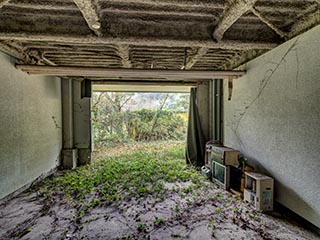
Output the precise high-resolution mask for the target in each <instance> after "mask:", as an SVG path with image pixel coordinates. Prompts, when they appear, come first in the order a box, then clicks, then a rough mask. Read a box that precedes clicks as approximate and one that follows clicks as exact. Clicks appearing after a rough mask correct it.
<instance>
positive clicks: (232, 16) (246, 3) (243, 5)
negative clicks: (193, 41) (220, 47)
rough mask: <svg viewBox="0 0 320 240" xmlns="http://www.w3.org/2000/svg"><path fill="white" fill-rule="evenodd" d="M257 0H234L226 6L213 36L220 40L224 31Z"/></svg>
mask: <svg viewBox="0 0 320 240" xmlns="http://www.w3.org/2000/svg"><path fill="white" fill-rule="evenodd" d="M256 1H257V0H234V1H231V4H230V5H228V6H227V7H226V9H225V10H224V13H223V17H222V19H221V21H220V22H219V24H218V26H217V27H216V28H215V30H214V32H213V37H214V39H216V40H217V41H221V39H222V38H223V35H224V33H225V32H226V31H227V30H228V29H229V28H230V27H231V26H232V25H233V24H234V23H235V22H236V21H237V20H238V19H239V18H240V17H241V16H242V15H243V14H244V13H246V12H247V11H249V10H250V9H251V8H252V7H253V6H254V4H255V3H256Z"/></svg>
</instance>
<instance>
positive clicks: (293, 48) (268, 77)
mask: <svg viewBox="0 0 320 240" xmlns="http://www.w3.org/2000/svg"><path fill="white" fill-rule="evenodd" d="M298 43H299V38H297V39H296V40H295V41H294V43H293V44H292V45H291V46H290V47H289V48H288V50H287V51H286V52H285V53H284V55H283V56H282V58H281V59H280V61H279V62H273V61H270V62H269V63H271V64H273V65H275V67H274V68H270V69H268V70H266V71H265V77H264V78H262V80H261V85H260V89H259V91H258V94H257V95H256V97H254V99H253V100H252V101H251V102H250V103H248V104H246V103H245V107H244V110H242V111H241V112H240V113H239V116H240V117H239V119H238V120H235V121H234V122H233V123H234V124H233V123H232V122H229V124H228V125H229V127H230V129H231V130H232V132H233V133H234V135H235V137H236V138H237V142H238V143H239V146H240V148H242V147H245V144H244V143H243V141H242V139H241V137H240V135H239V132H238V130H239V126H240V123H241V121H242V119H243V117H244V116H245V115H246V114H247V112H248V110H249V109H250V108H251V107H252V106H253V104H254V103H255V102H256V101H257V100H258V99H259V98H260V96H261V95H262V93H263V92H264V90H265V88H266V86H267V85H268V84H269V82H270V81H271V80H272V77H273V75H274V74H275V72H276V71H277V70H278V69H279V67H280V66H281V65H282V63H284V62H286V57H287V56H288V54H289V53H291V52H293V51H294V52H295V54H296V61H297V72H296V89H297V88H298V78H299V65H300V62H299V56H298V53H297V49H296V47H297V45H298ZM234 117H236V114H235V115H234ZM233 126H235V127H233Z"/></svg>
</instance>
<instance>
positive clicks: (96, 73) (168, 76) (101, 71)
mask: <svg viewBox="0 0 320 240" xmlns="http://www.w3.org/2000/svg"><path fill="white" fill-rule="evenodd" d="M16 68H17V69H20V70H22V71H24V72H27V73H29V74H40V75H50V76H74V77H76V76H83V77H109V78H126V79H128V78H159V79H165V80H172V79H180V80H183V79H195V80H200V79H203V80H205V79H206V80H208V79H213V78H225V77H228V76H235V77H239V76H243V75H244V74H245V71H191V70H158V69H153V70H149V69H106V68H96V67H56V66H37V65H16Z"/></svg>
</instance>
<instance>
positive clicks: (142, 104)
mask: <svg viewBox="0 0 320 240" xmlns="http://www.w3.org/2000/svg"><path fill="white" fill-rule="evenodd" d="M92 101H93V102H92V112H93V113H92V116H93V120H92V122H93V129H94V141H95V145H96V146H97V147H100V146H112V145H116V144H120V143H128V142H133V141H138V142H142V141H159V140H184V139H185V137H186V129H187V121H188V106H189V94H181V93H174V94H173V93H123V92H95V93H94V94H93V99H92Z"/></svg>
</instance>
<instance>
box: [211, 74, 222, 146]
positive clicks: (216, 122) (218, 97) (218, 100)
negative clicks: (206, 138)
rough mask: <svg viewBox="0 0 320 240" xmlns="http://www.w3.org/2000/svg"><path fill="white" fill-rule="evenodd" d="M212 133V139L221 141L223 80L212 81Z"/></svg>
mask: <svg viewBox="0 0 320 240" xmlns="http://www.w3.org/2000/svg"><path fill="white" fill-rule="evenodd" d="M212 100H213V104H212V106H213V117H212V124H213V128H212V129H213V131H212V136H213V137H212V139H213V140H216V141H219V142H221V143H222V141H223V120H222V119H223V79H214V80H213V98H212Z"/></svg>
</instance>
